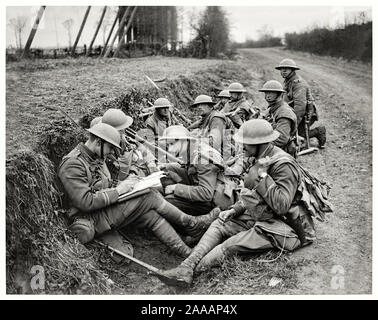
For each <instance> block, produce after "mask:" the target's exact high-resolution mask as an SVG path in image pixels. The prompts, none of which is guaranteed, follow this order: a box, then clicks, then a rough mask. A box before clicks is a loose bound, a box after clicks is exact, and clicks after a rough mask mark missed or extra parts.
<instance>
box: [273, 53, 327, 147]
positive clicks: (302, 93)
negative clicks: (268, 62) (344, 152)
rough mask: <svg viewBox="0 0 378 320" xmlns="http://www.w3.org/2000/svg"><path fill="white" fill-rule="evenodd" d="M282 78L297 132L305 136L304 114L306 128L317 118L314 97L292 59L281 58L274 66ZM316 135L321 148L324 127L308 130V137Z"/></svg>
mask: <svg viewBox="0 0 378 320" xmlns="http://www.w3.org/2000/svg"><path fill="white" fill-rule="evenodd" d="M276 69H277V70H279V71H280V72H281V76H282V78H284V90H285V91H286V92H285V94H284V100H285V101H286V102H287V103H288V104H289V106H291V107H292V108H293V109H294V112H295V114H296V116H297V124H298V134H299V135H300V136H301V137H303V138H305V137H306V132H305V120H306V119H305V116H306V115H307V117H308V121H309V124H308V128H310V126H312V124H313V123H314V122H315V121H316V120H318V115H317V111H316V107H315V104H314V98H313V96H312V94H311V90H310V87H309V85H308V84H307V82H306V81H305V80H303V79H302V78H301V77H300V76H299V75H297V74H296V70H300V68H299V67H298V66H297V65H296V63H295V61H294V60H292V59H283V60H282V61H281V62H280V64H279V65H278V66H277V67H276ZM312 137H316V139H318V142H319V147H320V148H322V147H323V146H324V144H325V142H326V128H325V127H324V126H319V127H317V128H314V129H311V130H309V138H312Z"/></svg>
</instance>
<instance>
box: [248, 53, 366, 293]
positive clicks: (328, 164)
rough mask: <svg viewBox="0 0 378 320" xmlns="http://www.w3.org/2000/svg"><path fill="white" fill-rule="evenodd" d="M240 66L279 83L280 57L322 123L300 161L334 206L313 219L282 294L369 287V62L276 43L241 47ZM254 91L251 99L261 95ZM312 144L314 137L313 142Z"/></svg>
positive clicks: (361, 290) (259, 101) (260, 100)
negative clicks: (293, 279)
mask: <svg viewBox="0 0 378 320" xmlns="http://www.w3.org/2000/svg"><path fill="white" fill-rule="evenodd" d="M242 54H243V57H244V59H243V60H242V61H243V62H242V63H243V64H245V65H249V67H248V69H249V70H250V72H251V73H252V74H253V75H254V76H255V77H257V78H259V79H260V80H261V81H260V83H257V81H255V83H253V85H259V84H260V85H262V84H263V82H264V81H266V80H270V79H276V80H279V81H282V78H281V77H280V74H279V72H278V71H277V70H275V69H274V68H273V67H274V66H275V65H277V64H278V63H279V62H280V60H282V59H283V58H285V57H290V58H293V59H294V60H295V61H296V62H297V64H298V65H299V66H300V67H301V70H300V71H298V73H299V74H300V75H302V76H303V78H305V80H307V81H308V82H309V84H310V85H311V87H312V90H313V91H314V93H315V97H316V102H317V104H318V107H319V113H320V118H321V120H320V122H321V123H323V124H324V125H325V126H326V128H327V139H328V140H327V145H326V146H327V147H326V148H325V149H324V150H321V151H320V152H319V153H318V154H313V155H308V156H304V157H302V158H301V159H300V161H301V163H303V164H304V165H305V166H306V167H308V168H311V169H312V171H314V172H316V173H317V174H318V175H319V176H321V177H323V178H325V179H326V180H327V181H328V182H330V183H331V185H332V190H331V201H332V202H333V204H334V206H335V212H334V213H333V214H332V215H331V216H330V217H329V221H328V222H326V223H317V230H318V241H317V242H316V243H315V244H314V245H312V246H311V247H308V248H306V249H302V250H300V251H298V252H296V253H294V254H293V255H292V257H291V258H292V259H294V261H303V259H305V260H306V263H305V264H304V266H303V267H302V268H300V269H297V270H296V272H297V276H298V283H297V288H296V289H294V290H290V291H289V292H287V293H295V294H299V293H304V294H351V293H354V294H361V293H370V292H371V290H372V287H371V281H372V278H371V272H372V75H371V67H369V66H366V65H362V64H359V63H347V62H345V61H340V60H338V59H333V58H328V57H324V58H323V57H317V56H312V55H309V54H302V53H298V52H290V51H285V50H281V49H271V48H269V49H246V50H243V51H242ZM250 89H252V92H254V93H255V94H254V97H255V99H256V104H258V105H259V104H260V105H264V102H263V96H262V95H261V94H256V89H257V88H256V87H254V88H250ZM314 144H316V141H314Z"/></svg>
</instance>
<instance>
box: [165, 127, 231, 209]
mask: <svg viewBox="0 0 378 320" xmlns="http://www.w3.org/2000/svg"><path fill="white" fill-rule="evenodd" d="M160 140H164V141H166V143H167V146H168V152H170V153H171V154H172V155H174V156H175V157H177V158H181V159H182V160H183V162H184V163H185V164H184V165H181V166H180V165H178V164H167V165H166V166H165V170H166V171H167V172H168V173H169V177H170V178H169V179H167V180H166V181H165V182H164V183H163V185H164V186H165V195H166V196H165V198H166V200H167V201H169V202H170V203H172V204H174V205H175V206H177V207H178V208H180V209H181V210H182V211H184V212H186V213H187V214H191V215H202V214H205V213H208V212H209V211H210V210H212V209H213V208H215V207H219V208H227V207H228V206H230V205H231V204H232V203H233V202H234V193H233V190H234V189H235V187H236V184H235V183H233V182H232V181H231V180H229V179H227V177H225V176H224V174H223V171H224V168H225V166H224V162H223V159H222V156H221V154H220V153H219V152H218V151H217V150H215V149H214V148H212V147H210V146H209V145H208V144H206V143H205V142H203V141H202V142H201V141H200V140H199V139H196V138H194V137H191V136H190V134H189V131H188V130H187V129H186V128H185V127H183V126H171V127H168V128H167V129H166V130H165V131H164V133H163V135H162V136H161V137H160Z"/></svg>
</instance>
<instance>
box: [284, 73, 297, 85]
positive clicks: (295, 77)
mask: <svg viewBox="0 0 378 320" xmlns="http://www.w3.org/2000/svg"><path fill="white" fill-rule="evenodd" d="M296 79H298V75H297V74H296V72H295V71H293V72H292V73H291V75H290V76H289V77H288V78H286V79H285V81H284V82H285V83H288V82H291V81H293V80H296Z"/></svg>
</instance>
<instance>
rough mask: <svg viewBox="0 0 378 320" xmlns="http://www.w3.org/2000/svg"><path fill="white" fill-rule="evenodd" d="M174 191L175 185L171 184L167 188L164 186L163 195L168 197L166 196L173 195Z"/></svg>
mask: <svg viewBox="0 0 378 320" xmlns="http://www.w3.org/2000/svg"><path fill="white" fill-rule="evenodd" d="M175 189H176V184H171V185H169V186H166V187H165V194H166V195H168V194H171V193H174V192H175Z"/></svg>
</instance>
